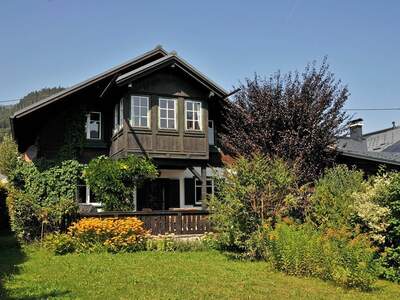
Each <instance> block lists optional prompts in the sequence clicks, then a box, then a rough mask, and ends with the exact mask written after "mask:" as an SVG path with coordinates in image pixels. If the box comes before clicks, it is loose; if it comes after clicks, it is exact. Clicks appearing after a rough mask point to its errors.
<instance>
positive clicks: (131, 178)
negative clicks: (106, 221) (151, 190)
mask: <svg viewBox="0 0 400 300" xmlns="http://www.w3.org/2000/svg"><path fill="white" fill-rule="evenodd" d="M157 175H158V172H157V168H156V166H155V165H154V164H153V163H152V162H151V161H150V160H148V159H146V158H144V157H139V156H136V155H130V156H128V157H126V158H123V159H120V160H113V159H111V158H109V157H106V156H100V157H98V158H96V159H94V160H92V161H91V162H90V163H89V164H88V166H87V168H86V169H85V171H84V177H85V179H86V181H87V183H88V185H89V186H90V188H91V191H92V192H93V193H94V195H95V197H96V199H97V201H98V202H101V203H102V204H103V205H104V209H105V210H109V211H111V210H121V211H129V210H133V209H135V207H134V202H133V193H134V191H135V189H136V187H138V186H140V184H142V183H143V181H144V180H146V179H153V178H155V177H157Z"/></svg>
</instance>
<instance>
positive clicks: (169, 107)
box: [158, 98, 176, 129]
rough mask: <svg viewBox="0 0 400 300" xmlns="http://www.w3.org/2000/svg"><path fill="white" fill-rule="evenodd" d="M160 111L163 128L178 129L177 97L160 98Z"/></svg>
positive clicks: (160, 121)
mask: <svg viewBox="0 0 400 300" xmlns="http://www.w3.org/2000/svg"><path fill="white" fill-rule="evenodd" d="M158 112H159V118H160V120H159V126H160V128H161V129H176V99H163V98H160V100H159V108H158Z"/></svg>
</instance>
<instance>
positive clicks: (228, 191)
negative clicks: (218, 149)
mask: <svg viewBox="0 0 400 300" xmlns="http://www.w3.org/2000/svg"><path fill="white" fill-rule="evenodd" d="M216 190H217V191H218V192H217V193H216V195H215V196H214V197H212V198H211V200H210V201H209V207H210V209H211V211H212V214H211V221H212V222H213V224H214V228H215V229H216V231H218V232H219V234H218V237H219V242H220V244H221V246H222V247H225V248H226V249H229V250H234V251H239V252H242V251H246V244H247V240H248V239H249V237H250V236H251V234H252V233H253V232H255V231H257V230H258V228H259V227H260V226H261V225H262V224H263V223H264V222H275V221H276V220H277V219H279V218H280V217H282V216H284V215H286V214H289V213H290V211H291V210H293V209H294V208H297V205H298V201H297V200H298V199H297V196H296V194H295V193H296V192H297V189H296V184H295V175H294V174H293V172H292V171H291V170H290V169H289V168H288V166H287V165H286V164H285V163H284V162H283V161H282V160H280V159H274V160H273V159H268V158H266V157H264V156H262V155H255V156H254V157H253V159H251V160H250V159H246V158H243V157H241V158H238V159H237V160H236V161H235V162H234V163H233V164H232V165H230V166H227V167H225V169H224V172H223V177H222V178H216Z"/></svg>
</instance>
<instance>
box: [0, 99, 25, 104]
mask: <svg viewBox="0 0 400 300" xmlns="http://www.w3.org/2000/svg"><path fill="white" fill-rule="evenodd" d="M20 100H21V99H14V100H0V103H9V102H18V101H20Z"/></svg>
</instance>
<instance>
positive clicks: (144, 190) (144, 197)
mask: <svg viewBox="0 0 400 300" xmlns="http://www.w3.org/2000/svg"><path fill="white" fill-rule="evenodd" d="M179 196H180V193H179V180H178V179H167V178H157V179H155V180H152V181H149V182H145V183H144V184H143V186H142V187H140V188H138V190H137V201H136V203H137V210H143V209H152V210H168V209H170V208H179V203H180V201H179Z"/></svg>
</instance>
